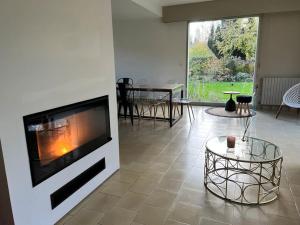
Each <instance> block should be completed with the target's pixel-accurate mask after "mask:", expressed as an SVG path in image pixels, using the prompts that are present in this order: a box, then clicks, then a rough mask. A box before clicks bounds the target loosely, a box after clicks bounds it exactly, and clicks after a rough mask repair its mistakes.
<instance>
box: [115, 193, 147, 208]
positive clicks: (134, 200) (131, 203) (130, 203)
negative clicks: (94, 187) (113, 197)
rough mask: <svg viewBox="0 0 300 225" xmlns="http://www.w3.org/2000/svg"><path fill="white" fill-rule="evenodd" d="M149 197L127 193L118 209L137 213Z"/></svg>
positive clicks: (119, 203)
mask: <svg viewBox="0 0 300 225" xmlns="http://www.w3.org/2000/svg"><path fill="white" fill-rule="evenodd" d="M147 197H148V196H147V195H143V194H137V193H134V192H127V194H126V195H124V196H123V197H122V199H121V200H120V201H119V202H118V204H117V207H120V208H124V209H128V210H132V211H137V210H138V209H140V207H141V205H142V204H143V203H144V202H145V200H146V198H147Z"/></svg>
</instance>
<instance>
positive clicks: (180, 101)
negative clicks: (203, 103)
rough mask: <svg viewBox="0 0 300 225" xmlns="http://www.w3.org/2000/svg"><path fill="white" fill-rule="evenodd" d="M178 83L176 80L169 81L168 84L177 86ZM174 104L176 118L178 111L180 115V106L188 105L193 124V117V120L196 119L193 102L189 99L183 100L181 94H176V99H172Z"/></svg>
mask: <svg viewBox="0 0 300 225" xmlns="http://www.w3.org/2000/svg"><path fill="white" fill-rule="evenodd" d="M176 83H178V82H176V81H174V80H169V81H168V84H176ZM172 102H173V104H174V107H173V108H174V112H173V113H174V114H173V115H174V117H175V116H176V111H177V113H178V115H180V111H179V106H180V105H186V107H187V110H188V113H189V119H190V122H191V123H192V116H193V119H195V115H194V110H193V106H192V101H191V100H190V99H189V98H181V96H180V95H179V93H175V94H174V98H173V99H172Z"/></svg>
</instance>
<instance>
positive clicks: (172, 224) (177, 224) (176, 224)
mask: <svg viewBox="0 0 300 225" xmlns="http://www.w3.org/2000/svg"><path fill="white" fill-rule="evenodd" d="M165 225H190V224H187V223H180V222H178V221H174V220H167V222H166V223H165Z"/></svg>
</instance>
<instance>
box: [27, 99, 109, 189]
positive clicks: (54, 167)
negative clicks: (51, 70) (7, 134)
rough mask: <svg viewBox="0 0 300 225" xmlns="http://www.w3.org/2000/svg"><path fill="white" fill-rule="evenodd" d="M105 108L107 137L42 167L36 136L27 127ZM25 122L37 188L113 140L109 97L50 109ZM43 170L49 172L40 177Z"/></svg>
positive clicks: (33, 182) (33, 181)
mask: <svg viewBox="0 0 300 225" xmlns="http://www.w3.org/2000/svg"><path fill="white" fill-rule="evenodd" d="M99 106H104V109H105V123H106V124H105V125H106V133H105V135H103V136H101V137H98V138H96V139H94V140H93V141H90V142H89V143H87V144H84V145H81V146H79V147H78V148H76V149H75V150H73V151H72V152H69V153H67V154H65V155H64V156H62V157H61V158H58V159H56V160H54V161H53V162H50V163H49V164H48V165H47V168H45V166H42V165H41V164H40V162H39V160H36V159H37V158H38V155H37V154H38V152H37V151H36V150H37V146H34V144H33V143H35V142H36V140H34V139H36V136H35V135H34V134H33V132H31V133H30V132H29V131H28V129H27V127H28V126H29V125H32V124H40V123H42V122H43V121H44V119H45V118H47V117H51V116H53V115H56V116H57V115H60V116H61V117H62V118H63V116H67V115H71V114H72V113H76V112H81V111H84V110H87V109H91V108H94V107H99ZM23 122H24V129H25V136H26V143H27V150H28V159H29V164H30V171H31V180H32V185H33V187H35V186H37V185H38V184H40V183H42V182H44V181H45V180H47V179H48V178H50V177H51V176H53V175H55V174H57V173H58V172H60V171H62V170H63V169H65V168H66V167H68V166H70V165H71V164H73V163H75V162H76V161H78V160H80V159H82V158H83V157H85V156H86V155H88V154H90V153H91V152H93V151H95V150H96V149H98V148H100V147H101V146H103V145H105V144H106V143H108V142H110V141H111V140H112V138H111V130H110V113H109V97H108V95H105V96H102V97H98V98H94V99H90V100H86V101H82V102H78V103H74V104H70V105H66V106H62V107H58V108H54V109H49V110H46V111H42V112H38V113H34V114H30V115H26V116H24V117H23ZM41 170H47V172H46V173H44V174H42V175H40V173H41Z"/></svg>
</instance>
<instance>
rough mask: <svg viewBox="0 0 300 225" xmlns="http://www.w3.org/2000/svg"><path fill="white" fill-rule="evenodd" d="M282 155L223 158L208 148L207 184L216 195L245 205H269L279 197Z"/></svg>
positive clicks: (205, 172) (205, 180)
mask: <svg viewBox="0 0 300 225" xmlns="http://www.w3.org/2000/svg"><path fill="white" fill-rule="evenodd" d="M282 161H283V159H282V157H281V158H279V159H276V160H274V161H265V162H247V161H238V160H233V159H227V158H223V157H222V156H220V155H217V154H214V153H213V152H211V151H209V150H208V149H207V150H206V153H205V168H204V185H205V187H206V188H207V189H208V190H209V191H210V192H211V193H213V194H214V195H216V196H218V197H220V198H222V199H224V200H228V201H231V202H234V203H239V204H243V205H260V204H266V203H269V202H271V201H274V200H275V199H277V197H278V195H279V185H280V178H281V169H282Z"/></svg>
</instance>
